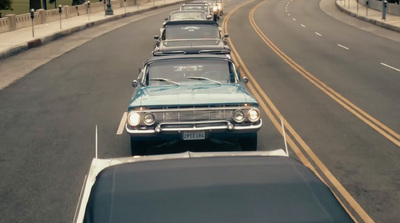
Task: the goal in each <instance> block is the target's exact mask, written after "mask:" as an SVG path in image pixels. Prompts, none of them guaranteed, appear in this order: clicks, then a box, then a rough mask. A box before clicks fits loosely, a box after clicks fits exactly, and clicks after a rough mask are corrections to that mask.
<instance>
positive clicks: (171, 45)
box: [152, 20, 230, 55]
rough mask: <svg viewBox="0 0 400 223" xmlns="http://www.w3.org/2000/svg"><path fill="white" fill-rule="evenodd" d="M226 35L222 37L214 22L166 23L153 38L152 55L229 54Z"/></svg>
mask: <svg viewBox="0 0 400 223" xmlns="http://www.w3.org/2000/svg"><path fill="white" fill-rule="evenodd" d="M227 38H228V34H225V35H223V34H222V32H221V29H220V27H219V26H218V24H217V23H216V22H214V21H207V20H203V21H201V20H193V21H168V22H165V23H164V27H163V28H161V29H160V35H156V36H154V39H155V40H156V44H155V47H154V50H153V52H152V53H153V55H165V54H174V53H187V54H190V53H201V52H203V53H204V52H216V53H221V54H229V53H230V48H229V46H228V45H227V40H226V39H227Z"/></svg>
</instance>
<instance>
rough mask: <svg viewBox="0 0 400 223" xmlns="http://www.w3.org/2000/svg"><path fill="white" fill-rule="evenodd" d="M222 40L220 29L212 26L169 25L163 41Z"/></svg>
mask: <svg viewBox="0 0 400 223" xmlns="http://www.w3.org/2000/svg"><path fill="white" fill-rule="evenodd" d="M203 38H207V39H220V35H219V29H218V27H217V26H216V25H212V24H208V25H207V24H184V25H168V26H166V27H165V32H164V35H163V40H174V39H175V40H176V39H203Z"/></svg>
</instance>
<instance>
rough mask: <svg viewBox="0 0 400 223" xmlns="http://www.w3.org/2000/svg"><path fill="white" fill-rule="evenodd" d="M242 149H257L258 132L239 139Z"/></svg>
mask: <svg viewBox="0 0 400 223" xmlns="http://www.w3.org/2000/svg"><path fill="white" fill-rule="evenodd" d="M239 145H240V147H241V148H242V151H257V134H255V135H252V136H250V137H246V138H242V139H239Z"/></svg>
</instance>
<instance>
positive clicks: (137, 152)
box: [131, 136, 146, 156]
mask: <svg viewBox="0 0 400 223" xmlns="http://www.w3.org/2000/svg"><path fill="white" fill-rule="evenodd" d="M131 154H132V156H143V155H145V154H146V146H145V143H141V142H139V141H136V140H134V139H133V137H132V136H131Z"/></svg>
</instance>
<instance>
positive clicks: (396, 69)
mask: <svg viewBox="0 0 400 223" xmlns="http://www.w3.org/2000/svg"><path fill="white" fill-rule="evenodd" d="M381 65H383V66H385V67H388V68H390V69H393V70H395V71H398V72H400V69H398V68H395V67H392V66H390V65H387V64H385V63H381Z"/></svg>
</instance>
